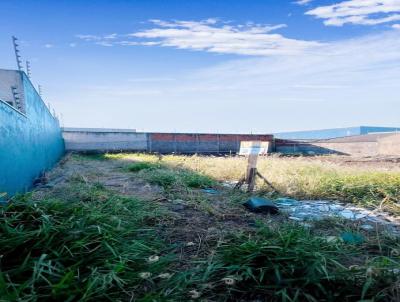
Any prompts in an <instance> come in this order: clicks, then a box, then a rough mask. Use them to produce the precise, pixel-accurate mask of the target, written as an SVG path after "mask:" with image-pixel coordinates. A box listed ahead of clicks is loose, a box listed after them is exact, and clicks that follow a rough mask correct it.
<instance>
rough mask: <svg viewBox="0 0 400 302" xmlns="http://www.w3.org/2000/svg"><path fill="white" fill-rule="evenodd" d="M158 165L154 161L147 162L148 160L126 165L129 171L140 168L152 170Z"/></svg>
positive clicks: (136, 170)
mask: <svg viewBox="0 0 400 302" xmlns="http://www.w3.org/2000/svg"><path fill="white" fill-rule="evenodd" d="M159 167H160V165H158V164H155V163H149V162H136V163H132V164H129V165H128V166H127V169H128V171H130V172H139V171H142V170H154V169H157V168H159Z"/></svg>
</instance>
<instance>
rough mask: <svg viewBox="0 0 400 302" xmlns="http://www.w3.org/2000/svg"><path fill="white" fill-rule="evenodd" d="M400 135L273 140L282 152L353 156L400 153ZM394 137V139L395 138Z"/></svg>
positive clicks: (382, 134)
mask: <svg viewBox="0 0 400 302" xmlns="http://www.w3.org/2000/svg"><path fill="white" fill-rule="evenodd" d="M399 136H400V135H394V134H393V133H375V134H367V135H357V136H352V137H343V138H336V139H328V140H302V141H298V140H285V139H276V140H275V151H276V152H279V153H283V154H309V155H311V154H342V155H354V156H377V155H385V154H390V155H400V152H399V149H398V148H400V147H399V141H398V140H397V138H398V137H399ZM395 138H396V139H395Z"/></svg>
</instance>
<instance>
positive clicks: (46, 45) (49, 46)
mask: <svg viewBox="0 0 400 302" xmlns="http://www.w3.org/2000/svg"><path fill="white" fill-rule="evenodd" d="M53 47H54V45H53V44H50V43H48V44H45V45H44V48H53Z"/></svg>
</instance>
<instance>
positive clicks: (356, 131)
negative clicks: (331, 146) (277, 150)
mask: <svg viewBox="0 0 400 302" xmlns="http://www.w3.org/2000/svg"><path fill="white" fill-rule="evenodd" d="M382 132H400V128H396V127H373V126H359V127H349V128H334V129H320V130H307V131H293V132H280V133H274V136H275V138H282V139H330V138H336V137H346V136H355V135H364V134H370V133H382Z"/></svg>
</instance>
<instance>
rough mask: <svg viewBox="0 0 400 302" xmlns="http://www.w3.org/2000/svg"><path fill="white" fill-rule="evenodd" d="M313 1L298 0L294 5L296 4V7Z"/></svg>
mask: <svg viewBox="0 0 400 302" xmlns="http://www.w3.org/2000/svg"><path fill="white" fill-rule="evenodd" d="M312 1H313V0H298V1H295V2H294V3H296V4H298V5H307V4H309V3H311V2H312Z"/></svg>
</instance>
